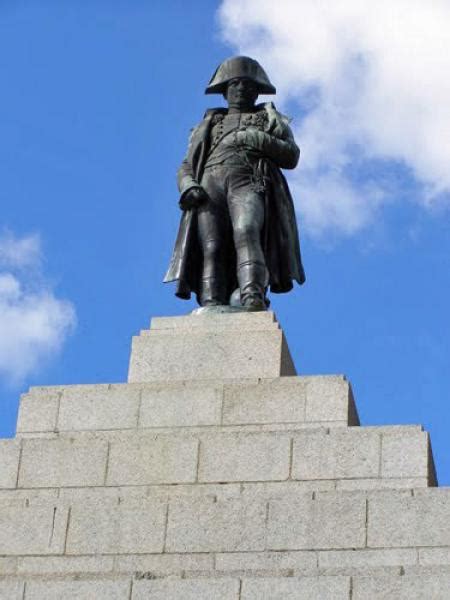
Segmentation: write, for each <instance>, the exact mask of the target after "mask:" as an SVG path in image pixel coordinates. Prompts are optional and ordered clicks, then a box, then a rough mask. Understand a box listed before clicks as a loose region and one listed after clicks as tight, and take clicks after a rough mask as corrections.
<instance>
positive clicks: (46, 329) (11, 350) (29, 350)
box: [0, 232, 75, 383]
mask: <svg viewBox="0 0 450 600" xmlns="http://www.w3.org/2000/svg"><path fill="white" fill-rule="evenodd" d="M41 262H42V252H41V244H40V239H39V236H37V235H32V236H27V237H23V238H17V237H15V236H14V235H13V234H12V233H10V232H7V233H4V234H2V235H0V377H2V378H4V379H5V380H7V381H9V382H13V383H19V382H20V381H22V380H23V379H24V378H25V377H26V376H27V375H29V374H31V373H34V372H36V370H37V369H38V368H39V367H41V366H42V365H43V364H44V363H45V362H46V361H47V360H49V359H50V358H52V357H54V356H55V355H56V354H58V352H59V351H60V350H61V348H62V346H63V344H64V342H65V340H66V338H67V336H68V334H69V333H70V332H71V331H72V329H73V328H74V326H75V309H74V307H73V305H72V304H71V303H70V302H68V301H67V300H61V299H59V298H57V297H56V296H55V295H54V293H53V291H52V289H51V288H50V286H49V285H48V284H47V283H46V282H45V280H44V279H43V277H42V274H41Z"/></svg>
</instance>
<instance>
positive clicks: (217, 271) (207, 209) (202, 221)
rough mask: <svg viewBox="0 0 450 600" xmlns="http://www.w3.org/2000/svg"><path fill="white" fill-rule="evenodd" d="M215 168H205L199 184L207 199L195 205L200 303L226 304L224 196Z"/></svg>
mask: <svg viewBox="0 0 450 600" xmlns="http://www.w3.org/2000/svg"><path fill="white" fill-rule="evenodd" d="M215 175H216V174H215V170H213V169H211V170H207V172H206V173H205V175H204V176H203V178H202V187H203V188H204V189H205V191H206V192H207V193H208V195H209V197H210V200H209V201H208V203H207V204H204V205H202V206H201V207H199V209H198V234H199V240H200V245H201V248H202V252H203V272H202V281H201V293H200V303H201V305H202V306H218V305H223V304H228V298H227V285H226V271H225V261H226V255H225V252H226V234H227V219H228V217H227V213H226V212H225V210H226V197H225V195H224V193H223V190H222V186H221V185H220V180H218V178H217V177H216V176H215Z"/></svg>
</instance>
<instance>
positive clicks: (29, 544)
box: [0, 503, 68, 556]
mask: <svg viewBox="0 0 450 600" xmlns="http://www.w3.org/2000/svg"><path fill="white" fill-rule="evenodd" d="M67 516H68V510H67V508H65V507H64V506H57V505H56V504H54V505H52V504H49V503H48V504H46V505H44V506H30V507H28V508H23V507H13V506H0V554H1V555H5V556H8V555H9V556H18V555H23V556H24V555H29V554H36V555H39V554H41V555H48V554H61V553H62V552H63V550H64V540H65V535H66V524H67Z"/></svg>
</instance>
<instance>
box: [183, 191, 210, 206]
mask: <svg viewBox="0 0 450 600" xmlns="http://www.w3.org/2000/svg"><path fill="white" fill-rule="evenodd" d="M207 201H208V194H207V193H206V192H205V190H204V189H203V188H201V187H193V188H191V189H190V190H188V191H187V192H186V193H185V194H184V196H183V197H182V198H181V200H180V208H181V210H190V209H192V208H198V207H199V206H200V205H201V204H204V203H205V202H207Z"/></svg>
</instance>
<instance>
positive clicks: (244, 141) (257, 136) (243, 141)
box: [236, 126, 264, 150]
mask: <svg viewBox="0 0 450 600" xmlns="http://www.w3.org/2000/svg"><path fill="white" fill-rule="evenodd" d="M236 143H237V144H238V146H250V147H252V148H256V149H257V150H260V149H261V148H262V145H263V143H264V132H262V131H260V130H259V129H258V128H257V127H251V126H250V127H246V128H245V129H239V130H238V131H237V132H236Z"/></svg>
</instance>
